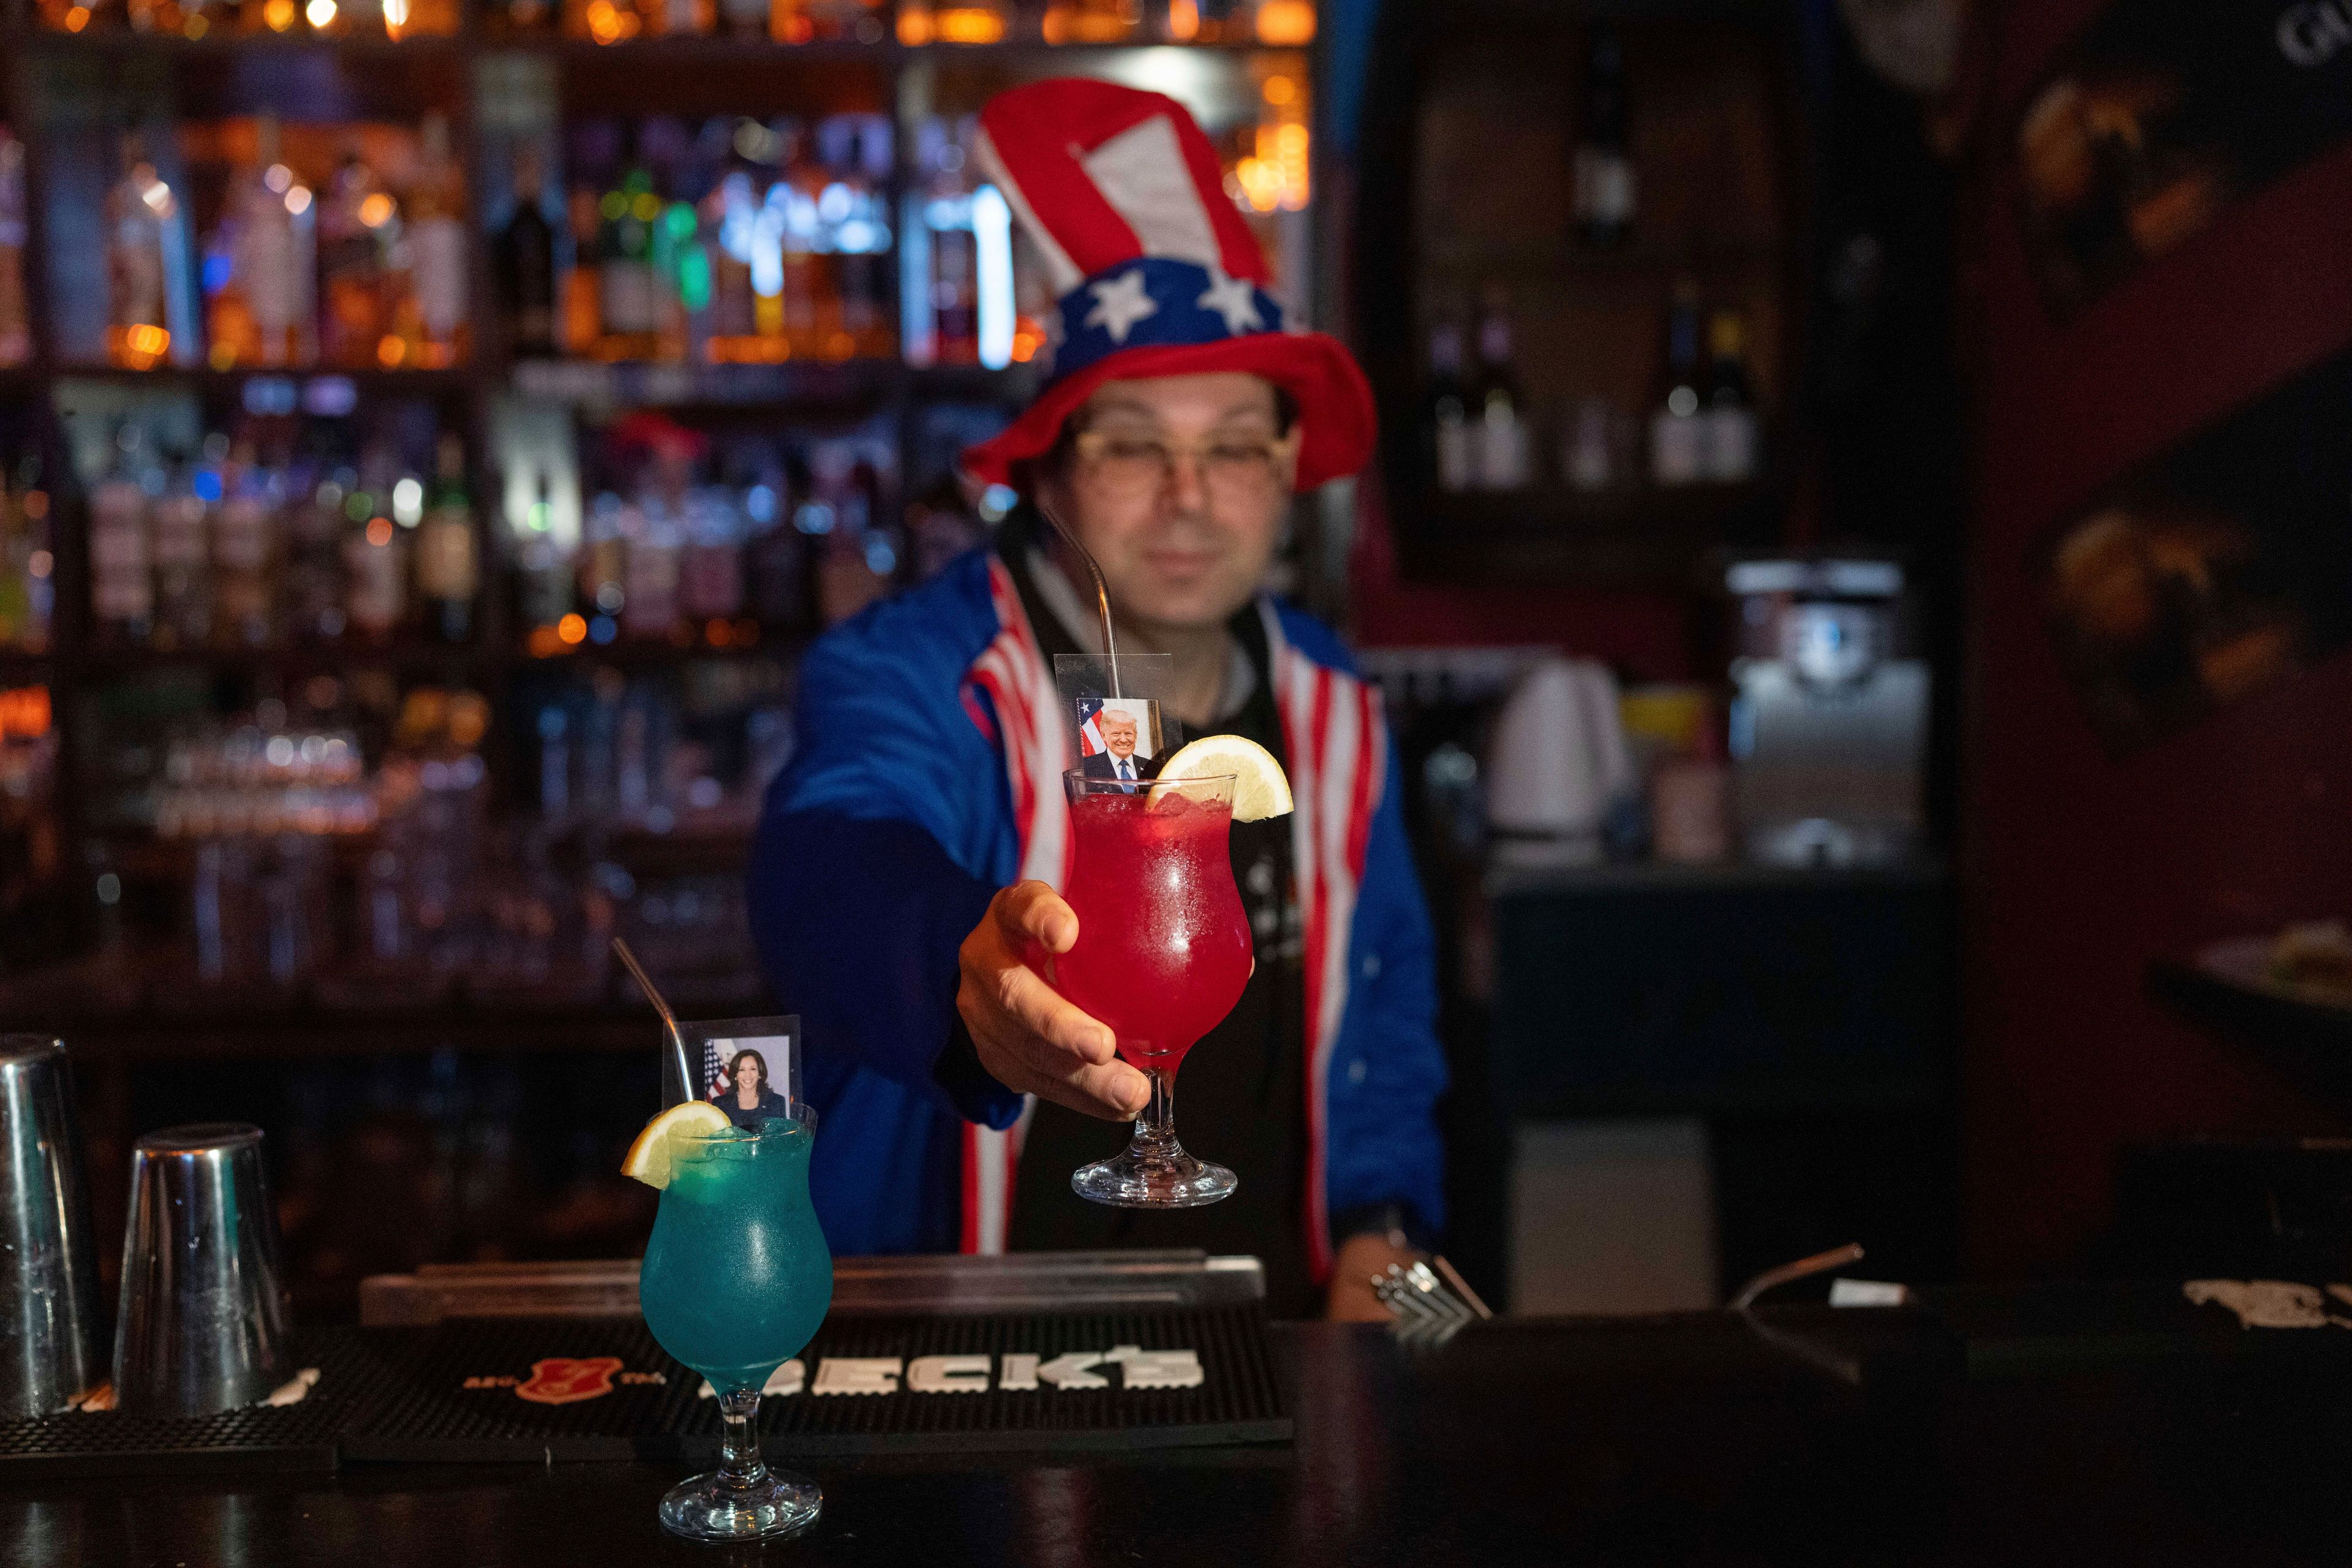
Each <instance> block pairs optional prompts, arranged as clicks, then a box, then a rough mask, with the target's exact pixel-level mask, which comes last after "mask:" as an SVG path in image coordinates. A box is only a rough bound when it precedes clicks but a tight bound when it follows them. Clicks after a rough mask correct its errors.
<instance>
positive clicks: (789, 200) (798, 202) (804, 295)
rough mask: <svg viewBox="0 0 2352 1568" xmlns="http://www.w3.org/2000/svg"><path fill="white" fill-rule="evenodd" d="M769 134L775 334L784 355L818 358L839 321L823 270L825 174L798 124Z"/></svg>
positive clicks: (781, 124) (781, 125)
mask: <svg viewBox="0 0 2352 1568" xmlns="http://www.w3.org/2000/svg"><path fill="white" fill-rule="evenodd" d="M774 133H775V137H776V142H777V145H778V147H779V149H780V150H781V151H780V160H779V161H780V162H781V163H782V178H780V179H779V180H777V181H776V183H775V184H772V185H771V186H769V187H768V205H769V206H770V207H771V208H772V209H773V210H774V213H775V217H774V219H773V221H774V223H775V224H776V225H777V226H778V230H779V232H778V240H779V252H780V255H781V258H782V270H781V273H780V276H779V279H778V283H779V294H778V300H777V303H778V308H779V310H780V311H781V318H780V321H779V327H778V330H779V331H780V332H781V334H782V337H783V340H784V342H785V344H786V345H787V349H788V352H789V353H794V354H800V355H803V356H806V357H809V358H817V357H820V356H822V354H823V353H824V347H825V342H826V340H827V339H828V337H830V335H831V334H832V333H833V332H834V331H835V330H837V323H838V322H839V321H840V320H841V300H840V298H839V296H838V295H837V294H836V292H835V288H834V279H833V277H832V271H831V268H828V267H827V266H826V256H825V252H826V250H827V248H828V247H827V245H826V243H825V240H826V235H825V228H826V224H825V220H824V212H823V201H824V189H825V184H826V181H825V177H824V169H823V167H822V166H821V164H820V163H818V161H817V158H816V155H815V146H814V143H815V140H816V139H815V138H814V136H811V135H810V134H809V133H808V132H807V131H806V130H805V129H804V128H803V126H802V125H801V123H800V122H799V121H794V120H780V121H777V122H776V124H775V127H774ZM763 325H764V323H763Z"/></svg>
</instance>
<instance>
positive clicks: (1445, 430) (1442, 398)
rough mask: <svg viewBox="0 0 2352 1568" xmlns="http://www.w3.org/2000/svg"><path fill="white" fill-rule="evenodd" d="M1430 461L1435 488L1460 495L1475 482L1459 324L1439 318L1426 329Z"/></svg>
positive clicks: (1474, 441)
mask: <svg viewBox="0 0 2352 1568" xmlns="http://www.w3.org/2000/svg"><path fill="white" fill-rule="evenodd" d="M1429 432H1430V462H1431V467H1432V471H1433V472H1434V473H1435V474H1436V476H1437V488H1438V489H1441V490H1444V491H1445V492H1446V493H1447V494H1449V495H1459V494H1461V493H1462V492H1463V491H1465V490H1469V489H1476V488H1477V486H1478V434H1477V430H1476V428H1475V426H1473V425H1472V424H1471V422H1470V409H1469V398H1468V394H1467V391H1466V389H1465V387H1464V385H1463V379H1462V325H1461V323H1460V322H1458V321H1454V320H1453V319H1451V318H1450V317H1449V318H1446V319H1444V320H1442V321H1439V322H1438V323H1437V324H1436V325H1435V326H1434V327H1432V328H1431V329H1430V331H1429Z"/></svg>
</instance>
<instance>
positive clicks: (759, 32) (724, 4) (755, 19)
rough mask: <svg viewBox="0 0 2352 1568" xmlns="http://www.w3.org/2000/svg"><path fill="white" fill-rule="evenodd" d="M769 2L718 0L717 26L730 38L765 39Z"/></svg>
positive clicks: (759, 0) (767, 34) (766, 35)
mask: <svg viewBox="0 0 2352 1568" xmlns="http://www.w3.org/2000/svg"><path fill="white" fill-rule="evenodd" d="M770 8H771V7H770V5H769V0H719V27H720V28H721V29H722V30H723V31H724V32H725V33H726V34H727V36H728V37H730V38H742V39H751V38H760V39H765V38H766V37H768V36H769V33H768V28H769V26H770V22H769V12H770Z"/></svg>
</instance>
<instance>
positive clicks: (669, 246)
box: [652, 136, 710, 364]
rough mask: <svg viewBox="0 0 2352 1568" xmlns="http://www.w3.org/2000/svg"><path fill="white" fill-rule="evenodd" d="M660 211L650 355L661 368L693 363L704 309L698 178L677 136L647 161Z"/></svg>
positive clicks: (706, 268)
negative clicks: (697, 210)
mask: <svg viewBox="0 0 2352 1568" xmlns="http://www.w3.org/2000/svg"><path fill="white" fill-rule="evenodd" d="M653 174H654V189H655V192H656V199H657V200H658V201H659V203H660V211H659V214H658V216H656V217H655V219H654V222H653V269H654V340H655V342H654V353H653V355H652V357H653V358H655V359H656V360H659V361H661V362H662V363H666V364H679V363H685V362H686V361H687V360H688V359H689V358H699V357H700V355H699V353H698V352H697V351H698V349H699V348H700V346H701V344H700V342H699V340H700V338H701V336H702V335H703V333H704V332H705V331H708V325H709V323H708V322H707V321H705V320H704V319H703V316H704V312H705V311H706V310H708V309H709V304H710V261H709V257H708V256H706V255H704V254H703V250H702V235H701V226H702V225H701V219H700V217H699V216H698V213H697V212H696V203H695V201H694V200H693V199H692V198H694V197H698V196H699V195H701V191H700V190H699V188H698V182H699V181H700V180H701V179H702V178H703V177H704V175H703V173H702V171H701V169H700V168H699V166H698V164H697V163H696V162H695V160H694V156H693V151H692V149H691V148H690V147H689V146H688V145H686V144H685V142H684V141H683V139H682V137H676V136H672V137H666V138H664V140H663V142H662V143H661V146H660V148H659V155H658V156H657V157H656V158H655V159H654V161H653Z"/></svg>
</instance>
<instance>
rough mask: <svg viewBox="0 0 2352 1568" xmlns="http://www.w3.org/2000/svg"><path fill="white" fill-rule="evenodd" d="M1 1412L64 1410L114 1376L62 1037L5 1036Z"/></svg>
mask: <svg viewBox="0 0 2352 1568" xmlns="http://www.w3.org/2000/svg"><path fill="white" fill-rule="evenodd" d="M0 1155H5V1158H6V1160H7V1162H8V1167H7V1176H6V1180H5V1182H0V1415H11V1416H16V1415H45V1414H47V1413H48V1412H50V1411H54V1410H62V1409H64V1408H65V1407H66V1405H67V1404H68V1402H70V1401H71V1400H72V1399H73V1397H74V1396H75V1395H76V1394H80V1393H81V1392H82V1391H83V1390H85V1389H87V1388H89V1387H91V1386H93V1385H95V1384H98V1383H100V1382H101V1381H103V1380H104V1378H105V1376H106V1373H105V1368H104V1367H103V1365H102V1364H101V1363H100V1360H99V1337H98V1311H99V1308H98V1254H97V1252H96V1250H95V1249H94V1237H92V1236H91V1233H90V1228H89V1189H88V1188H87V1187H85V1186H84V1185H83V1184H82V1165H81V1140H80V1138H79V1135H78V1134H77V1132H76V1131H75V1128H74V1115H73V1089H72V1083H71V1079H70V1077H69V1074H68V1068H67V1063H66V1047H65V1045H64V1043H63V1042H62V1041H59V1040H55V1039H52V1038H50V1037H48V1036H47V1035H0Z"/></svg>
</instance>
